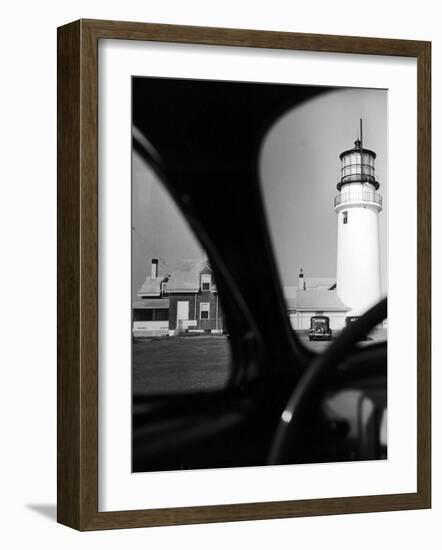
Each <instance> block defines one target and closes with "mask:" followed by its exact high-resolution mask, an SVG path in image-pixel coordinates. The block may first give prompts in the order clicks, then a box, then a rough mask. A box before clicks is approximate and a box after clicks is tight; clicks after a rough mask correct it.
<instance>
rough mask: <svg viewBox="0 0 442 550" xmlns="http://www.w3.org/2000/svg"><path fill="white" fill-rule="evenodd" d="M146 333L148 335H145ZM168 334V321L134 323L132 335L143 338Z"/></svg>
mask: <svg viewBox="0 0 442 550" xmlns="http://www.w3.org/2000/svg"><path fill="white" fill-rule="evenodd" d="M147 333H148V334H147ZM152 333H153V334H154V333H156V334H165V333H169V321H134V324H133V335H134V336H143V335H145V336H146V335H152Z"/></svg>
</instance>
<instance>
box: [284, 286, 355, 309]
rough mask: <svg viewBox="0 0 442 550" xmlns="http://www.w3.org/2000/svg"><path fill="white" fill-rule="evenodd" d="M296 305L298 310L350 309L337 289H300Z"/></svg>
mask: <svg viewBox="0 0 442 550" xmlns="http://www.w3.org/2000/svg"><path fill="white" fill-rule="evenodd" d="M295 307H296V310H297V311H350V308H349V307H347V306H346V305H345V304H344V303H343V302H342V301H341V299H340V298H339V296H338V295H337V293H336V290H299V291H298V292H297V293H296V305H295Z"/></svg>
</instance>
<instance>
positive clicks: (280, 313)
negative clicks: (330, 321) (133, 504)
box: [132, 78, 387, 472]
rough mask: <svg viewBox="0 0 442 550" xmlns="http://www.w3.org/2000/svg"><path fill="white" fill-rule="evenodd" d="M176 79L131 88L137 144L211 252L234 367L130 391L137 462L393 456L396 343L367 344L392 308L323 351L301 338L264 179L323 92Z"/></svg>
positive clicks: (170, 465) (161, 466) (370, 315)
mask: <svg viewBox="0 0 442 550" xmlns="http://www.w3.org/2000/svg"><path fill="white" fill-rule="evenodd" d="M170 80H171V79H166V78H157V79H155V78H140V79H139V80H138V81H137V83H136V86H134V88H133V116H134V119H133V120H134V126H135V125H136V128H137V133H134V134H133V136H134V137H133V147H134V150H135V151H137V153H138V154H139V155H140V156H141V157H142V158H143V161H144V162H145V163H146V164H148V165H149V166H150V167H151V168H152V170H153V171H154V172H155V173H156V174H157V175H158V176H159V178H160V179H161V181H162V182H163V184H164V186H165V188H166V189H167V190H168V192H169V193H170V195H171V196H172V197H173V199H174V201H175V203H176V205H177V207H178V209H179V210H180V211H181V212H182V214H183V215H184V217H185V218H186V219H187V221H188V223H189V225H190V227H191V228H192V230H193V231H194V233H195V235H196V237H197V238H198V239H199V241H200V243H201V244H202V246H203V247H204V249H205V250H206V252H207V256H208V259H209V261H210V265H211V268H212V270H213V273H214V277H215V279H216V285H217V289H218V291H219V296H220V299H221V301H222V307H223V311H224V314H225V319H226V324H227V330H228V333H229V337H228V341H229V346H230V352H231V371H230V374H229V379H228V381H227V383H226V384H225V386H224V387H222V388H218V389H214V390H210V391H207V390H195V391H192V392H181V393H174V394H173V395H171V394H170V393H169V394H167V395H166V394H165V395H154V396H152V395H148V394H145V393H143V392H135V393H134V395H133V418H132V420H133V424H132V426H133V447H132V449H133V453H132V457H133V471H135V472H137V471H138V472H141V471H158V470H163V471H164V470H181V469H187V468H193V469H195V468H221V467H239V466H262V465H265V464H294V463H312V462H332V461H345V460H373V459H378V458H385V456H386V447H385V440H384V439H383V438H382V437H381V435H380V432H381V419H382V418H384V416H385V411H386V404H387V394H386V391H387V386H386V375H387V346H386V342H373V343H370V344H369V345H365V346H360V345H358V342H359V341H360V339H361V338H362V337H363V336H364V335H365V334H367V333H368V332H369V331H370V329H371V328H372V327H375V326H376V325H377V324H379V323H381V322H382V320H383V319H384V318H385V317H386V314H387V302H386V299H384V300H383V301H382V302H380V303H379V304H378V305H376V306H375V307H373V308H372V309H371V310H370V311H368V312H367V313H365V314H364V315H362V317H361V318H359V319H358V320H357V321H356V322H355V323H351V324H350V325H349V326H348V327H347V329H346V330H343V331H342V332H341V333H340V334H339V336H338V337H337V338H336V339H335V340H334V341H333V342H332V343H331V344H330V345H329V346H327V348H326V349H325V350H324V351H323V352H321V353H318V352H316V351H313V350H311V349H309V348H308V347H306V346H304V345H303V344H302V342H301V340H300V338H299V337H298V336H297V334H296V333H295V332H294V331H293V330H292V328H291V325H290V320H289V317H288V314H287V311H286V307H285V301H284V296H283V291H282V287H281V284H280V279H279V271H278V267H277V263H276V259H275V254H274V250H273V244H272V239H271V234H270V229H269V222H268V220H267V218H266V210H265V204H264V202H263V197H262V190H261V187H260V178H259V170H258V164H259V153H260V148H261V144H262V142H263V139H264V137H265V136H266V135H267V133H268V131H269V129H270V128H271V126H272V125H273V124H274V123H275V121H276V120H277V119H278V118H279V117H280V116H281V114H283V113H286V112H288V111H290V110H291V109H293V108H296V106H297V105H301V104H302V103H303V102H304V101H306V100H308V99H309V98H311V97H314V96H315V95H317V94H320V93H323V92H324V90H325V91H327V89H326V88H321V87H318V88H310V87H309V86H303V87H297V88H296V89H293V87H291V86H287V85H266V84H252V85H251V84H247V83H241V82H236V83H235V84H234V85H232V83H231V82H213V81H212V82H210V81H200V82H199V84H200V88H199V89H198V90H196V88H195V86H194V85H192V83H191V82H189V81H187V80H183V79H181V80H180V79H176V80H174V81H173V85H168V81H170ZM251 86H252V88H253V89H251ZM293 215H294V216H296V212H295V213H294V214H293ZM366 403H369V404H370V406H369V407H368V406H366V405H365V404H366ZM364 411H365V412H364ZM366 411H369V414H367V413H366Z"/></svg>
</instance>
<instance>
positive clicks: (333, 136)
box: [132, 88, 388, 298]
mask: <svg viewBox="0 0 442 550" xmlns="http://www.w3.org/2000/svg"><path fill="white" fill-rule="evenodd" d="M387 101H388V92H387V91H386V90H368V89H367V90H365V89H350V88H339V89H336V90H333V91H331V92H327V93H325V94H322V95H319V96H317V97H315V98H313V99H311V100H309V101H306V102H304V103H303V104H301V105H299V106H297V107H296V108H294V109H292V110H290V111H288V112H286V113H285V114H283V115H282V116H281V118H280V119H278V120H277V121H276V122H275V124H274V125H273V127H272V128H271V129H270V130H269V132H268V133H267V135H266V136H265V138H264V140H263V143H262V148H261V153H260V156H259V160H258V162H259V174H260V179H261V185H262V191H263V197H264V202H265V207H266V212H267V217H268V223H269V228H270V233H271V236H272V240H273V245H274V250H275V256H276V259H277V263H278V267H279V271H280V277H281V284H282V285H283V286H293V285H296V284H297V277H298V272H299V269H300V268H303V270H304V273H305V275H306V276H310V277H335V276H336V244H337V243H336V237H337V215H336V213H335V212H334V210H333V199H334V197H335V195H337V194H338V191H337V189H336V183H337V181H338V178H339V177H340V160H339V154H340V153H341V152H342V151H344V150H346V149H351V148H352V147H353V145H354V141H355V139H356V138H357V137H358V135H357V132H358V129H359V119H360V118H362V119H363V138H364V147H366V148H368V149H371V150H373V151H375V152H376V154H377V158H376V179H377V180H378V181H379V183H380V188H379V191H378V192H379V193H381V195H382V199H383V211H382V212H381V214H380V245H381V246H380V250H381V285H382V290H383V292H384V293H386V289H387V225H388V224H387V222H388V220H387V210H388V200H387V189H388V185H387V166H388V165H387V138H388V132H387V108H388V103H387ZM202 255H203V252H202V250H201V247H200V245H199V243H198V241H197V240H196V238H195V237H194V235H193V233H192V232H191V230H190V229H189V227H188V225H187V223H186V221H185V220H184V219H183V217H182V215H181V213H180V212H179V210H178V209H177V207H176V205H175V203H174V202H173V200H172V199H171V198H170V196H169V194H168V192H167V191H166V190H165V188H164V187H163V185H162V184H161V182H160V181H159V180H158V178H157V177H156V176H155V174H154V173H153V172H152V170H151V169H150V168H149V166H147V165H146V164H145V163H144V161H143V160H142V159H141V158H140V157H139V155H138V154H137V153H136V152H134V153H133V171H132V258H133V260H132V264H133V265H132V283H133V284H132V295H133V296H132V297H133V298H135V295H136V292H137V290H138V288H139V287H140V286H141V284H142V283H143V281H144V279H145V277H146V274H147V273H150V262H151V260H152V258H159V273H160V274H165V273H170V272H171V270H172V268H173V266H174V265H175V264H176V263H177V262H178V261H179V260H180V259H183V258H189V259H190V258H195V259H197V258H201V257H202Z"/></svg>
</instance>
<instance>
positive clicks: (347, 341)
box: [267, 298, 387, 465]
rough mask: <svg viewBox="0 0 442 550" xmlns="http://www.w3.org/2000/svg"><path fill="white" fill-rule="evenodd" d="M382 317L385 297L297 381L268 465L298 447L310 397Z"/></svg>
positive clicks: (313, 362)
mask: <svg viewBox="0 0 442 550" xmlns="http://www.w3.org/2000/svg"><path fill="white" fill-rule="evenodd" d="M386 317H387V298H384V299H383V300H381V301H380V302H379V303H378V304H376V305H375V306H374V307H372V308H371V309H369V310H368V311H367V312H366V313H364V315H362V316H361V317H360V318H359V319H358V320H357V321H355V322H354V323H351V324H350V325H348V326H347V327H345V329H344V330H343V331H342V333H341V334H340V335H339V337H338V338H337V339H336V340H335V341H334V342H333V343H332V344H331V345H330V346H329V347H328V348H327V350H326V351H325V352H324V353H323V354H321V355H319V356H317V357H315V358H314V359H313V361H312V363H311V364H310V365H309V366H308V367H307V369H306V370H305V372H304V374H303V375H302V377H301V378H300V380H299V381H298V383H297V385H296V387H295V389H294V390H293V392H292V394H291V395H290V398H289V400H288V401H287V404H286V406H285V408H284V411H283V412H282V414H281V418H280V420H279V423H278V427H277V429H276V433H275V437H274V438H273V441H272V444H271V447H270V453H269V458H268V461H267V463H268V464H269V465H275V464H282V463H283V459H284V457H285V456H286V453H287V449H288V447H289V445H290V447H292V446H293V445H294V443H295V444H297V445H300V444H301V442H300V441H296V439H297V431H298V429H299V427H300V425H301V424H302V421H303V418H304V413H305V411H306V409H307V408H308V405H309V404H310V405H311V397H312V396H313V395H314V394H315V392H316V390H317V388H318V386H319V385H320V384H321V383H322V382H323V381H324V380H325V378H328V377H330V376H331V375H333V373H334V372H336V369H337V367H338V366H339V365H340V364H341V363H342V362H343V361H344V360H345V359H346V358H347V357H348V355H349V354H350V353H351V352H352V351H353V350H354V348H355V346H356V344H357V343H358V342H359V341H360V340H361V339H363V338H364V337H365V336H366V335H367V334H368V333H369V332H370V330H372V329H373V328H374V327H375V326H376V325H378V324H379V323H381V322H382V321H383V320H384V319H385V318H386Z"/></svg>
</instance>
